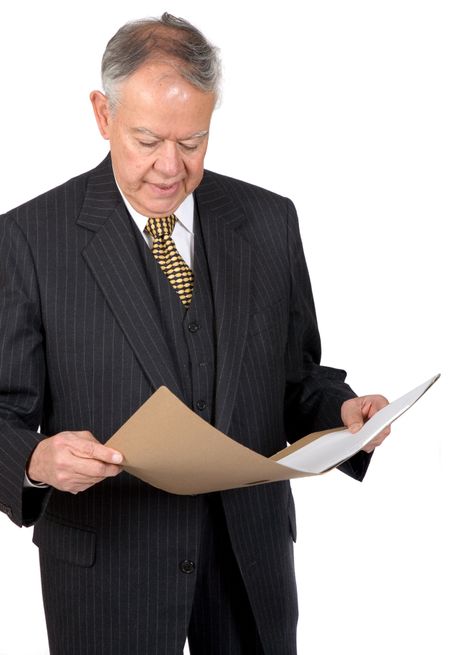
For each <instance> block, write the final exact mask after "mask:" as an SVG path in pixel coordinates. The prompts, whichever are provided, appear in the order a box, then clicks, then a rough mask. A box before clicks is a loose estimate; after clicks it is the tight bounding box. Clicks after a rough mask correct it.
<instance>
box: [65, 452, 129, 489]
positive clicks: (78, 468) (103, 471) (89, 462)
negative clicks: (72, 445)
mask: <svg viewBox="0 0 450 655" xmlns="http://www.w3.org/2000/svg"><path fill="white" fill-rule="evenodd" d="M121 471H122V467H121V466H117V465H116V464H105V462H101V461H100V460H97V459H87V458H81V457H80V458H76V460H74V462H73V466H72V471H71V473H72V475H73V476H76V477H78V478H79V479H80V480H81V479H83V480H84V481H86V482H89V481H92V483H94V482H100V481H101V480H104V479H105V478H113V477H115V476H116V475H118V474H119V473H120V472H121Z"/></svg>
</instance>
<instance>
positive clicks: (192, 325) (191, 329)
mask: <svg viewBox="0 0 450 655" xmlns="http://www.w3.org/2000/svg"><path fill="white" fill-rule="evenodd" d="M199 329H200V325H199V324H198V323H196V322H195V321H192V323H189V325H188V330H189V332H192V334H195V333H196V332H198V331H199Z"/></svg>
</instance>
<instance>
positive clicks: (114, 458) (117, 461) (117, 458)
mask: <svg viewBox="0 0 450 655" xmlns="http://www.w3.org/2000/svg"><path fill="white" fill-rule="evenodd" d="M111 459H112V461H113V463H114V464H120V463H121V462H122V460H123V457H122V455H121V454H120V453H114V455H113V456H112V458H111Z"/></svg>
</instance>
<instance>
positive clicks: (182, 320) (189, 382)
mask: <svg viewBox="0 0 450 655" xmlns="http://www.w3.org/2000/svg"><path fill="white" fill-rule="evenodd" d="M133 223H134V221H133ZM194 234H195V237H194V293H193V297H192V302H191V305H190V307H189V309H187V310H186V308H185V307H184V305H183V304H182V302H181V300H180V298H179V296H178V294H177V293H176V291H175V289H174V288H173V287H172V285H171V284H170V282H169V281H168V279H167V278H166V276H165V275H164V273H163V272H162V270H161V268H160V266H159V264H158V263H157V262H156V260H155V259H154V257H153V255H152V253H151V251H150V250H149V248H148V246H147V245H146V243H145V241H144V239H143V238H142V236H141V235H139V233H138V230H137V229H136V238H137V243H138V247H139V251H140V253H141V257H142V261H143V265H144V267H145V270H146V272H147V278H148V284H149V287H150V289H151V292H152V294H153V297H154V300H155V303H156V306H157V308H158V311H159V319H160V322H161V326H162V330H163V333H164V335H165V336H166V340H167V342H168V345H169V350H170V352H171V354H172V357H173V361H174V364H175V368H176V370H177V372H178V379H179V382H180V386H181V388H182V391H183V398H181V400H183V402H184V403H185V404H186V405H187V406H188V407H190V408H191V409H193V410H194V411H195V412H196V413H197V414H198V415H199V416H201V417H202V418H203V419H205V420H206V421H208V422H209V423H214V399H215V379H216V362H215V359H216V355H215V353H216V344H215V321H214V306H213V300H212V292H211V280H210V276H209V266H208V261H207V256H206V251H205V246H204V239H203V234H202V228H201V219H200V217H199V215H198V211H197V209H196V210H195V214H194ZM168 386H170V385H168Z"/></svg>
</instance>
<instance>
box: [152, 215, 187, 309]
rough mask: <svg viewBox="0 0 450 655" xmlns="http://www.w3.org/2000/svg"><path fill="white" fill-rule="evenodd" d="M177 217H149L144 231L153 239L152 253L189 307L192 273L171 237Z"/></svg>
mask: <svg viewBox="0 0 450 655" xmlns="http://www.w3.org/2000/svg"><path fill="white" fill-rule="evenodd" d="M176 221H177V219H176V216H175V215H174V214H171V215H170V216H164V217H162V218H149V219H148V221H147V225H146V226H145V229H144V231H145V232H147V234H150V236H151V237H152V239H153V249H152V252H153V255H154V257H155V259H156V261H157V262H158V264H159V265H160V266H161V269H162V271H163V273H164V275H166V277H167V278H168V280H169V282H170V284H171V285H172V286H173V288H174V289H175V291H176V292H177V293H178V295H179V296H180V298H181V302H182V303H183V305H184V306H185V307H189V305H190V302H191V300H192V291H193V288H194V274H193V272H192V271H191V269H190V268H189V266H188V265H187V264H186V262H185V261H184V259H183V258H182V256H181V255H180V253H179V252H178V250H177V248H176V246H175V242H174V240H173V239H172V232H173V228H174V227H175V223H176Z"/></svg>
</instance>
